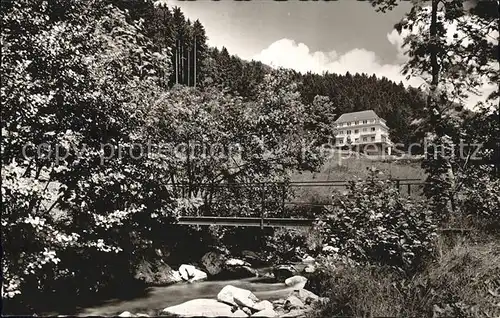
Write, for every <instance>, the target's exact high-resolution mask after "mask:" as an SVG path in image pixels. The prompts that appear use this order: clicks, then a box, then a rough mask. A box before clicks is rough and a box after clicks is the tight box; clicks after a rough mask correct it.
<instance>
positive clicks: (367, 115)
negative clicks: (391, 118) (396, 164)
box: [335, 110, 393, 155]
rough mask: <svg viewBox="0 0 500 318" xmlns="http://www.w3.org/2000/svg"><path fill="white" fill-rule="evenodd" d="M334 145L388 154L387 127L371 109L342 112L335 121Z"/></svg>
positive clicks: (389, 148)
mask: <svg viewBox="0 0 500 318" xmlns="http://www.w3.org/2000/svg"><path fill="white" fill-rule="evenodd" d="M335 129H336V135H335V146H336V147H337V148H347V149H356V150H358V151H361V152H365V153H379V154H380V153H385V154H388V155H390V154H391V150H392V147H393V143H392V142H391V140H390V139H389V127H387V125H386V122H385V120H384V119H382V118H380V117H379V116H378V115H377V114H376V113H375V112H374V111H373V110H364V111H360V112H354V113H346V114H342V115H341V116H340V117H339V118H338V119H337V120H336V121H335Z"/></svg>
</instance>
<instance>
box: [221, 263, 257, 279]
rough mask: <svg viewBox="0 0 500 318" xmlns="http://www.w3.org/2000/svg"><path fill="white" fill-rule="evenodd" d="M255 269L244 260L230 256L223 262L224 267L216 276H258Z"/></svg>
mask: <svg viewBox="0 0 500 318" xmlns="http://www.w3.org/2000/svg"><path fill="white" fill-rule="evenodd" d="M258 275H259V273H258V272H257V270H255V269H253V268H252V267H250V264H249V263H248V262H246V261H243V260H240V259H237V258H230V259H228V260H226V261H225V262H224V269H223V270H222V272H221V273H219V275H217V278H219V279H238V278H248V277H255V276H258Z"/></svg>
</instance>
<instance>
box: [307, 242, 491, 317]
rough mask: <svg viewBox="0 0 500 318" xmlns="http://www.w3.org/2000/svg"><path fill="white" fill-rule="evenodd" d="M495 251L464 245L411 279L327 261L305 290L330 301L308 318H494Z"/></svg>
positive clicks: (488, 245)
mask: <svg viewBox="0 0 500 318" xmlns="http://www.w3.org/2000/svg"><path fill="white" fill-rule="evenodd" d="M498 251H499V249H498V243H497V242H492V243H473V242H470V241H467V242H464V243H461V244H458V245H456V246H454V247H453V248H451V249H449V250H446V251H445V252H444V254H443V256H442V257H440V258H438V259H437V260H436V261H435V262H432V263H429V264H428V266H427V267H426V269H425V271H423V272H421V273H418V274H417V275H415V276H413V277H403V276H401V275H399V274H398V273H395V272H394V271H391V270H388V269H387V268H383V267H380V266H346V265H343V263H340V264H339V262H332V261H331V260H327V261H326V262H325V263H322V265H320V268H319V271H317V273H314V274H313V276H312V277H310V278H309V281H308V285H306V288H311V290H313V291H314V292H316V293H317V294H319V295H321V296H326V297H328V298H329V300H330V301H329V302H328V303H326V304H325V305H322V306H319V307H318V308H317V309H316V311H315V312H313V314H312V315H311V317H339V316H342V317H345V316H354V317H496V316H498V314H499V308H498V305H497V303H498V299H499V297H500V293H499V291H500V281H499V277H500V267H499V264H500V259H499V254H498ZM335 265H336V266H335ZM312 283H315V284H314V285H311V284H312ZM315 288H316V289H315Z"/></svg>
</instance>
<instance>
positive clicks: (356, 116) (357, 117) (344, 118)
mask: <svg viewBox="0 0 500 318" xmlns="http://www.w3.org/2000/svg"><path fill="white" fill-rule="evenodd" d="M378 118H379V117H378V116H377V114H375V112H374V111H373V110H371V109H370V110H363V111H360V112H354V113H345V114H342V115H341V116H340V117H339V118H338V119H337V120H336V121H335V122H336V123H346V122H351V121H361V120H370V119H378Z"/></svg>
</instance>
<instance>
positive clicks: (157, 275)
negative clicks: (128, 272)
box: [134, 259, 182, 286]
mask: <svg viewBox="0 0 500 318" xmlns="http://www.w3.org/2000/svg"><path fill="white" fill-rule="evenodd" d="M134 277H135V279H138V280H140V281H142V282H143V283H144V284H146V285H149V286H163V285H170V284H174V283H178V282H181V281H182V278H181V276H180V275H179V272H177V271H174V270H173V269H172V268H171V267H170V266H168V264H166V263H165V262H164V261H163V260H161V259H159V260H153V261H149V260H142V261H140V262H139V264H138V265H137V266H136V270H135V276H134Z"/></svg>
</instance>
